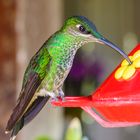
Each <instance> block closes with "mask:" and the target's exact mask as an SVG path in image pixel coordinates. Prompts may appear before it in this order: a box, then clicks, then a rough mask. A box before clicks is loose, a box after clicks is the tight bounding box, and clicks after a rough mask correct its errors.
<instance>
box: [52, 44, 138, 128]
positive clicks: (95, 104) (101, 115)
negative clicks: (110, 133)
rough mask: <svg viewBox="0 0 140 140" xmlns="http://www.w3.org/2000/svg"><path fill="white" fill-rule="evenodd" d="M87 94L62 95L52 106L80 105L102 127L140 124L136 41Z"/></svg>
mask: <svg viewBox="0 0 140 140" xmlns="http://www.w3.org/2000/svg"><path fill="white" fill-rule="evenodd" d="M129 58H130V60H131V61H132V64H131V65H130V64H129V63H128V62H127V61H126V60H124V61H122V62H121V64H119V66H118V67H117V68H116V69H115V70H114V71H113V72H112V74H111V75H110V76H109V77H108V78H107V79H106V80H105V81H104V82H103V84H101V86H100V87H99V88H97V90H96V91H94V92H93V93H92V95H90V96H83V97H65V98H64V100H63V101H62V100H58V101H52V104H53V105H55V106H61V107H80V108H82V109H83V110H84V111H86V112H87V113H88V114H90V115H91V116H92V117H93V118H94V119H95V120H96V121H97V122H98V123H99V124H101V125H102V126H103V127H127V126H133V125H139V124H140V44H139V45H137V46H136V47H135V48H134V50H132V52H131V53H130V54H129Z"/></svg>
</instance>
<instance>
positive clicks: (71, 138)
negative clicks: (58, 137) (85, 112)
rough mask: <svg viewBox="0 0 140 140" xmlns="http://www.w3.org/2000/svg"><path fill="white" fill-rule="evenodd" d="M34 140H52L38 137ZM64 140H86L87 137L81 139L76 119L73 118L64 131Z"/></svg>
mask: <svg viewBox="0 0 140 140" xmlns="http://www.w3.org/2000/svg"><path fill="white" fill-rule="evenodd" d="M35 140H52V139H50V138H49V137H47V136H39V137H37V138H36V139H35ZM64 140H88V138H87V137H83V134H82V127H81V122H80V120H79V119H78V118H74V119H73V120H72V121H71V122H70V124H69V126H68V129H67V130H66V134H65V136H64Z"/></svg>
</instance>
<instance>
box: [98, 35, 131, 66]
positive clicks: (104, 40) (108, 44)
mask: <svg viewBox="0 0 140 140" xmlns="http://www.w3.org/2000/svg"><path fill="white" fill-rule="evenodd" d="M99 42H100V43H103V44H105V45H107V46H109V47H111V48H112V49H114V50H116V51H117V52H118V53H120V54H121V55H122V56H123V57H124V58H125V59H126V60H127V61H128V63H129V64H132V62H131V60H130V59H129V57H128V56H127V54H125V52H124V51H122V50H121V49H120V48H118V47H117V46H116V45H115V44H113V43H112V42H110V41H109V40H107V39H105V38H103V37H102V38H100V39H99Z"/></svg>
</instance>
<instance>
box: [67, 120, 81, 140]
mask: <svg viewBox="0 0 140 140" xmlns="http://www.w3.org/2000/svg"><path fill="white" fill-rule="evenodd" d="M65 140H82V128H81V123H80V120H79V119H78V118H74V119H73V120H72V121H71V123H70V125H69V127H68V129H67V131H66V135H65Z"/></svg>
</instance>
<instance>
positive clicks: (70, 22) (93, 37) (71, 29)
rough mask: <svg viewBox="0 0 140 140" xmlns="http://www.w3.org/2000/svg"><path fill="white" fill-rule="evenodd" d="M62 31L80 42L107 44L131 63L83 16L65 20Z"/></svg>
mask: <svg viewBox="0 0 140 140" xmlns="http://www.w3.org/2000/svg"><path fill="white" fill-rule="evenodd" d="M62 31H66V32H67V33H69V34H71V35H73V36H74V37H75V38H78V39H80V40H81V42H85V43H88V42H97V43H100V44H104V45H107V46H109V47H111V48H113V49H114V50H116V51H117V52H119V53H120V54H121V55H122V56H123V57H124V58H125V59H126V60H127V61H128V62H129V64H131V61H130V59H129V58H128V56H127V55H126V54H125V53H124V52H123V51H122V50H121V49H120V48H118V47H117V46H116V45H115V44H113V43H112V42H110V41H109V40H107V39H106V38H104V37H103V36H102V35H101V34H100V33H99V32H98V31H97V28H96V26H95V25H94V23H92V22H91V21H90V20H88V19H87V18H86V17H84V16H73V17H70V18H68V19H67V20H66V21H65V24H64V26H63V28H62Z"/></svg>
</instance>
